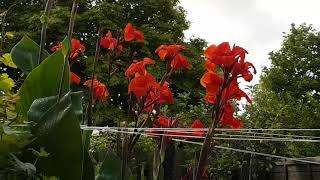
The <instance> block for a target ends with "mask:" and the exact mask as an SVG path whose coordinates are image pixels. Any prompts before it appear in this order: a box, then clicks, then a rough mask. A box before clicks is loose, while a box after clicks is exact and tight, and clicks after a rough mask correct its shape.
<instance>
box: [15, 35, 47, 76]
mask: <svg viewBox="0 0 320 180" xmlns="http://www.w3.org/2000/svg"><path fill="white" fill-rule="evenodd" d="M39 51H40V47H39V45H38V44H37V43H36V42H34V41H33V40H32V39H30V38H29V37H27V36H24V37H23V38H22V39H21V40H20V41H19V42H18V44H16V45H15V46H14V47H13V48H12V50H11V56H12V60H13V62H14V64H16V65H17V66H18V68H20V69H21V70H22V71H23V72H24V73H26V74H28V73H29V72H31V71H32V70H33V69H34V68H35V67H37V66H38V58H39ZM48 56H49V53H48V52H47V51H45V50H44V51H43V59H45V58H46V57H48Z"/></svg>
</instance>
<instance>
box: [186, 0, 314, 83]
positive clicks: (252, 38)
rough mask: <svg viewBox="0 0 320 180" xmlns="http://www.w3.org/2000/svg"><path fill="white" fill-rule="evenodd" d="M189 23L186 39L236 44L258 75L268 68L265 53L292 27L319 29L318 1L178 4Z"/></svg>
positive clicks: (238, 0)
mask: <svg viewBox="0 0 320 180" xmlns="http://www.w3.org/2000/svg"><path fill="white" fill-rule="evenodd" d="M181 6H183V7H184V8H185V9H186V11H187V13H188V14H187V18H188V20H189V21H190V22H191V26H190V29H189V30H187V31H186V32H185V35H186V37H191V36H192V35H194V36H198V37H201V38H204V39H206V40H207V41H208V42H209V43H214V44H219V43H221V42H223V41H229V42H231V43H236V44H237V45H239V46H242V47H244V48H245V49H247V50H248V51H249V55H248V60H250V61H251V62H253V63H254V64H255V65H256V67H257V69H258V73H259V74H258V75H257V76H256V77H255V79H254V81H253V82H254V83H257V82H258V80H259V78H258V76H259V75H260V73H261V68H262V66H269V65H270V61H269V60H268V53H269V52H270V51H273V50H277V49H278V48H279V47H280V45H281V42H282V40H283V32H288V31H289V29H290V24H291V23H296V24H301V23H303V22H306V23H307V24H313V25H314V27H315V28H317V29H319V27H320V21H319V17H320V11H318V8H319V7H320V1H317V0H304V1H302V0H181Z"/></svg>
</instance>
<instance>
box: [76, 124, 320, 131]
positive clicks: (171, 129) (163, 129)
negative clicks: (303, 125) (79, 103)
mask: <svg viewBox="0 0 320 180" xmlns="http://www.w3.org/2000/svg"><path fill="white" fill-rule="evenodd" d="M81 128H82V129H91V130H95V129H96V130H103V129H122V130H127V131H143V130H162V131H208V130H209V128H125V127H108V126H106V127H98V126H85V125H81ZM215 131H231V132H234V131H249V132H250V131H320V129H263V128H259V129H226V128H216V129H215Z"/></svg>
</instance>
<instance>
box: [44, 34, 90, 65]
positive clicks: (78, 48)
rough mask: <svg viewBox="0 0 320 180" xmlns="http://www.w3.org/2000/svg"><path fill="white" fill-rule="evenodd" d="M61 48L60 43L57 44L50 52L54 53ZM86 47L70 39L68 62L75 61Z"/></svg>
mask: <svg viewBox="0 0 320 180" xmlns="http://www.w3.org/2000/svg"><path fill="white" fill-rule="evenodd" d="M61 48H62V42H59V43H58V45H56V46H53V47H51V49H50V50H51V52H55V51H57V50H58V49H61ZM85 50H86V47H85V46H84V45H82V44H81V43H80V41H79V40H77V39H74V38H72V40H71V50H70V55H69V60H70V61H74V60H76V59H77V57H78V56H79V54H80V53H84V51H85Z"/></svg>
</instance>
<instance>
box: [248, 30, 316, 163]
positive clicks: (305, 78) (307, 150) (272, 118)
mask: <svg viewBox="0 0 320 180" xmlns="http://www.w3.org/2000/svg"><path fill="white" fill-rule="evenodd" d="M270 59H271V62H272V65H271V67H270V68H264V71H263V75H262V76H261V80H260V85H258V86H257V87H256V89H255V90H254V93H255V98H254V105H253V106H250V107H248V108H247V112H246V113H245V115H244V117H245V119H246V121H247V125H248V126H249V127H252V128H319V127H320V125H319V119H318V118H319V113H320V104H319V102H320V96H319V95H320V94H319V93H320V91H319V90H320V77H319V73H320V71H319V66H320V33H319V32H317V31H316V30H315V29H313V28H312V26H307V25H306V24H302V25H300V26H296V25H294V24H292V26H291V30H290V33H288V34H285V36H284V41H283V43H282V46H281V48H280V49H279V50H278V51H275V52H271V53H270ZM292 133H294V134H297V132H292ZM299 134H302V135H313V136H319V135H320V134H319V133H317V132H301V133H299ZM270 147H272V148H273V149H274V150H275V152H278V153H280V152H282V153H281V154H286V155H290V156H295V157H305V156H317V155H319V153H320V152H319V145H317V144H316V143H285V144H284V143H283V145H282V146H278V145H274V146H270ZM272 148H271V149H272ZM282 148H285V150H284V149H282ZM281 149H282V150H281Z"/></svg>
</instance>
